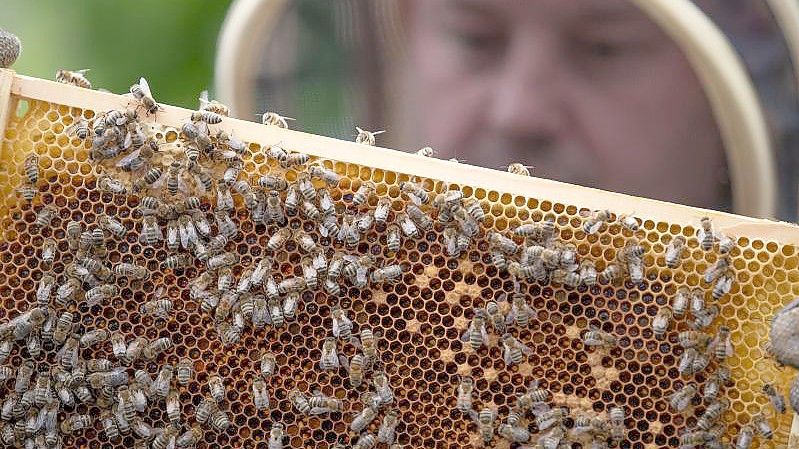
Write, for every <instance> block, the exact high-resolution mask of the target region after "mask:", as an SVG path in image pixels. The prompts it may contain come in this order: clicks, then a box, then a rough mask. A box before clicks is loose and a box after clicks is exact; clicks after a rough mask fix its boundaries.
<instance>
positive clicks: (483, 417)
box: [472, 407, 497, 445]
mask: <svg viewBox="0 0 799 449" xmlns="http://www.w3.org/2000/svg"><path fill="white" fill-rule="evenodd" d="M472 413H473V419H474V421H475V422H476V423H477V430H478V431H479V432H480V435H481V436H482V438H483V443H484V444H486V445H487V444H488V443H490V442H491V440H493V439H494V421H495V420H496V419H497V411H496V410H494V409H492V408H488V407H486V408H484V409H482V410H480V412H479V413H475V412H472Z"/></svg>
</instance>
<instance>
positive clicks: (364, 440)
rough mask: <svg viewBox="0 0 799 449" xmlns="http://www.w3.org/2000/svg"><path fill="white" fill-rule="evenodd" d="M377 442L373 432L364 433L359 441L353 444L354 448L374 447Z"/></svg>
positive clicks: (366, 448)
mask: <svg viewBox="0 0 799 449" xmlns="http://www.w3.org/2000/svg"><path fill="white" fill-rule="evenodd" d="M376 444H377V440H376V439H375V436H374V435H372V434H371V433H368V432H367V433H362V434H361V436H360V437H358V441H356V442H355V444H353V445H352V449H372V448H373V447H375V445H376Z"/></svg>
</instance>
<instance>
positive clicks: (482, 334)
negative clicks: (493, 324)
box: [480, 327, 488, 346]
mask: <svg viewBox="0 0 799 449" xmlns="http://www.w3.org/2000/svg"><path fill="white" fill-rule="evenodd" d="M480 337H481V338H482V340H483V344H484V345H486V346H488V334H487V333H486V328H485V327H482V328H481V329H480Z"/></svg>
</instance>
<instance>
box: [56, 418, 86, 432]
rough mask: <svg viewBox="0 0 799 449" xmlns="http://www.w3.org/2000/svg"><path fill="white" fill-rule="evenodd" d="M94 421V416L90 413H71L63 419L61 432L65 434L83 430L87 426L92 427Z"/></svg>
mask: <svg viewBox="0 0 799 449" xmlns="http://www.w3.org/2000/svg"><path fill="white" fill-rule="evenodd" d="M92 423H93V420H92V417H91V416H89V415H85V414H84V415H81V414H75V415H70V416H69V417H67V418H66V419H64V420H63V421H61V427H60V428H61V432H62V433H64V434H70V433H73V432H77V431H79V430H83V429H85V428H87V427H90V426H91V425H92Z"/></svg>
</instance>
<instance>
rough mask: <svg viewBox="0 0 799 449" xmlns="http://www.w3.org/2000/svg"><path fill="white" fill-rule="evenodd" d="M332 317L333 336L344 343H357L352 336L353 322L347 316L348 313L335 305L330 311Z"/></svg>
mask: <svg viewBox="0 0 799 449" xmlns="http://www.w3.org/2000/svg"><path fill="white" fill-rule="evenodd" d="M330 316H331V317H332V318H333V336H334V337H336V338H341V339H342V340H343V341H344V342H353V341H357V338H355V336H354V335H352V320H350V319H349V317H348V316H347V312H345V311H344V309H342V308H341V307H340V306H338V305H335V306H333V307H332V308H331V310H330Z"/></svg>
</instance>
